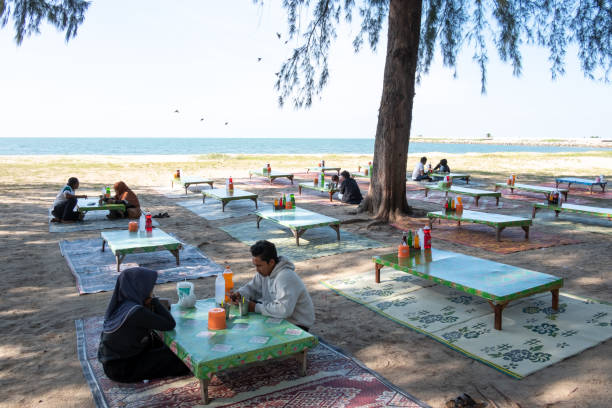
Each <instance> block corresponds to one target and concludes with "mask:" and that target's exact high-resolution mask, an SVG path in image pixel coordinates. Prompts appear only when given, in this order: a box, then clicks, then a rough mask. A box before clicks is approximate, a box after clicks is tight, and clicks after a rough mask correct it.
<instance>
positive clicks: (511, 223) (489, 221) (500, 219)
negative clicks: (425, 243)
mask: <svg viewBox="0 0 612 408" xmlns="http://www.w3.org/2000/svg"><path fill="white" fill-rule="evenodd" d="M427 217H428V218H429V226H430V228H432V227H433V219H434V218H438V219H445V220H455V221H457V225H461V222H462V221H463V222H471V223H474V224H484V225H488V226H490V227H493V228H495V237H496V238H497V240H498V241H500V240H501V232H502V231H503V230H504V228H507V227H521V228H522V229H523V230H524V231H525V239H529V227H530V226H531V219H530V218H522V217H513V216H511V215H504V214H492V213H486V212H480V211H470V210H463V212H461V213H460V214H459V213H457V212H455V211H453V212H449V213H447V212H446V211H444V210H442V211H436V212H429V213H427Z"/></svg>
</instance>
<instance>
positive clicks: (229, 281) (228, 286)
mask: <svg viewBox="0 0 612 408" xmlns="http://www.w3.org/2000/svg"><path fill="white" fill-rule="evenodd" d="M233 276H234V274H233V273H232V269H231V268H230V266H229V265H225V270H224V271H223V280H225V301H226V302H229V301H230V298H229V295H230V292H231V291H232V289H233V288H234V280H233Z"/></svg>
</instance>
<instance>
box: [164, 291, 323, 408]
mask: <svg viewBox="0 0 612 408" xmlns="http://www.w3.org/2000/svg"><path fill="white" fill-rule="evenodd" d="M213 307H215V300H214V299H204V300H198V301H197V302H196V305H195V307H194V308H190V309H181V308H179V307H178V306H177V305H172V309H171V311H170V313H171V314H172V316H173V317H174V320H175V321H176V327H175V328H174V330H171V331H165V332H161V331H160V332H158V333H159V335H160V336H161V337H162V339H163V341H164V343H165V344H166V345H167V346H168V347H169V348H170V350H172V351H173V352H174V353H175V354H176V355H177V356H178V357H179V358H180V359H181V360H182V361H183V362H184V363H185V365H186V366H187V367H189V369H190V370H191V372H192V373H193V375H194V376H195V377H196V378H197V379H198V380H200V393H201V396H202V402H203V403H204V404H208V403H209V402H210V400H209V398H208V384H209V383H210V380H211V379H212V377H213V375H215V373H218V372H220V371H224V370H227V369H229V368H235V367H241V366H245V365H247V364H249V363H255V362H264V361H267V360H270V359H275V358H284V357H285V356H295V357H296V358H297V359H298V361H299V362H300V365H299V370H300V372H299V373H300V375H302V376H304V375H306V368H307V359H306V356H307V353H308V350H309V349H312V348H314V347H316V345H317V344H318V343H319V340H318V339H317V338H316V337H315V336H313V335H312V334H309V333H308V332H305V331H304V330H302V329H300V328H299V327H297V326H295V325H293V324H291V323H289V322H288V321H286V320H283V319H276V318H272V317H267V316H263V315H261V314H258V313H249V314H247V315H246V316H239V315H238V310H237V307H234V306H232V307H231V310H230V319H229V320H227V328H226V329H225V330H208V311H209V310H210V309H212V308H213Z"/></svg>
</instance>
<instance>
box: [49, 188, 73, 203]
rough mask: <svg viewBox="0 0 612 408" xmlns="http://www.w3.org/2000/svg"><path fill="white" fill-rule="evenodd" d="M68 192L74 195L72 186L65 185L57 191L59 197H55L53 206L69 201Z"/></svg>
mask: <svg viewBox="0 0 612 408" xmlns="http://www.w3.org/2000/svg"><path fill="white" fill-rule="evenodd" d="M68 194H72V195H74V191H73V190H72V187H70V186H69V185H65V186H64V188H62V190H61V191H60V192H59V193H57V197H55V201H54V202H53V207H57V206H58V205H60V204H63V203H65V202H66V201H68Z"/></svg>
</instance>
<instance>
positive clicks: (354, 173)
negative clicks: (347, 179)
mask: <svg viewBox="0 0 612 408" xmlns="http://www.w3.org/2000/svg"><path fill="white" fill-rule="evenodd" d="M351 177H353V178H355V177H363V178H368V179H369V178H372V173H370V171H369V170H368V174H367V175H366V174H365V173H364V172H363V171H352V172H351Z"/></svg>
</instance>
